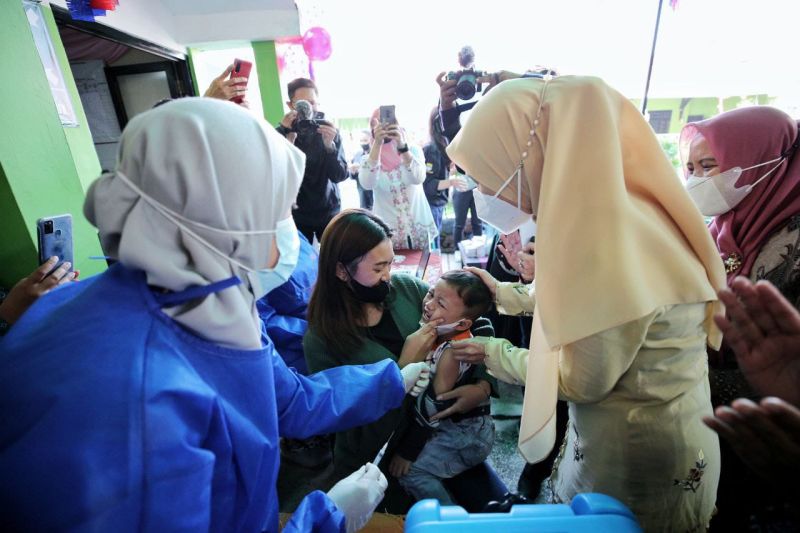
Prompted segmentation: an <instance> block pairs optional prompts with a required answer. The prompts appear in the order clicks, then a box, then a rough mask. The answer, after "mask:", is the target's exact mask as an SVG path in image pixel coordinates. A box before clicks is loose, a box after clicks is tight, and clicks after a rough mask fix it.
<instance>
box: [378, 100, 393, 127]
mask: <svg viewBox="0 0 800 533" xmlns="http://www.w3.org/2000/svg"><path fill="white" fill-rule="evenodd" d="M378 113H379V116H380V120H381V124H397V117H395V115H394V106H393V105H382V106H381V107H380V111H379V112H378Z"/></svg>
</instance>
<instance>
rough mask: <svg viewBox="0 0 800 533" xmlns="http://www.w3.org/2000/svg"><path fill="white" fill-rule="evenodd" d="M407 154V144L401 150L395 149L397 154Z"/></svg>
mask: <svg viewBox="0 0 800 533" xmlns="http://www.w3.org/2000/svg"><path fill="white" fill-rule="evenodd" d="M406 152H408V143H406V144H404V145H403V147H402V148H398V149H397V153H398V154H404V153H406Z"/></svg>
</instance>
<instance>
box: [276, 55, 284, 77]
mask: <svg viewBox="0 0 800 533" xmlns="http://www.w3.org/2000/svg"><path fill="white" fill-rule="evenodd" d="M276 59H277V63H278V73H279V74H280V73H283V69H284V68H286V56H285V55H284V54H278V57H277V58H276Z"/></svg>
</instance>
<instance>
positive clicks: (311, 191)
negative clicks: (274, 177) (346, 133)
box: [277, 78, 348, 242]
mask: <svg viewBox="0 0 800 533" xmlns="http://www.w3.org/2000/svg"><path fill="white" fill-rule="evenodd" d="M288 92H289V101H288V102H286V104H287V105H288V106H289V109H290V110H289V112H288V113H286V115H285V116H284V117H283V119H282V120H281V123H280V125H279V126H278V127H277V130H278V132H279V133H280V134H281V135H283V136H284V137H286V138H287V139H288V140H289V141H290V142H292V143H294V145H295V146H296V147H298V148H299V149H300V150H301V151H302V152H303V153H305V154H306V168H305V173H304V174H303V182H302V184H301V185H300V192H299V193H298V194H297V202H296V204H295V206H294V207H293V208H292V217H293V218H294V222H295V225H296V226H297V229H299V230H300V232H301V233H302V234H303V235H304V236H305V237H306V238H307V239H308V242H313V240H314V236H315V235H316V237H317V240H321V239H322V232H323V231H324V230H325V227H326V226H327V225H328V222H330V220H331V219H332V218H333V217H334V215H336V214H337V213H338V212H339V210H340V208H341V200H340V199H339V188H338V187H337V185H336V184H337V183H339V182H341V181H344V180H346V179H347V177H348V172H347V159H345V155H344V149H343V148H342V140H341V137H340V136H339V130H337V129H336V128H335V127H334V125H333V124H332V123H330V122H328V121H326V120H324V114H323V113H321V112H319V111H317V96H318V94H317V86H316V84H315V83H314V82H313V81H312V80H310V79H308V78H297V79H295V80H293V81H292V82H290V83H289V86H288Z"/></svg>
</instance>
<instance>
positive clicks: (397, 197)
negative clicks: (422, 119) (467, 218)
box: [358, 106, 439, 250]
mask: <svg viewBox="0 0 800 533" xmlns="http://www.w3.org/2000/svg"><path fill="white" fill-rule="evenodd" d="M383 109H384V112H383V113H381V110H380V109H376V110H375V112H374V113H372V117H371V119H370V127H371V130H372V146H371V148H370V151H369V156H368V157H367V158H365V159H364V160H363V161H362V163H361V169H360V171H359V173H358V181H359V183H360V184H361V186H362V187H363V188H364V189H365V190H368V191H374V202H375V203H374V206H373V212H374V213H375V214H376V215H378V216H379V217H380V218H381V219H383V220H384V221H385V222H386V223H387V224H388V225H389V227H390V228H391V230H392V245H393V246H395V247H396V248H400V249H408V248H410V249H414V250H422V249H425V248H427V247H428V246H429V244H430V242H431V241H432V240H433V239H435V238H436V237H437V236H438V235H439V231H438V229H437V228H436V223H435V222H434V220H433V215H432V214H431V208H430V206H429V205H428V201H427V199H426V197H425V190H424V189H423V187H422V183H423V182H424V181H425V159H424V156H423V154H422V152H421V151H420V150H419V148H418V147H416V146H409V145H408V142H407V141H406V134H405V130H403V128H401V127H400V124H399V123H398V122H397V118H396V117H395V116H394V111H393V109H394V106H384V108H383ZM389 109H391V111H389ZM381 115H382V116H381Z"/></svg>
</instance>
